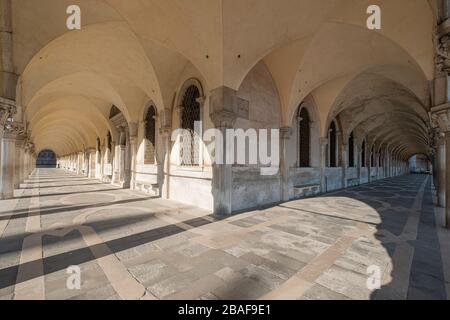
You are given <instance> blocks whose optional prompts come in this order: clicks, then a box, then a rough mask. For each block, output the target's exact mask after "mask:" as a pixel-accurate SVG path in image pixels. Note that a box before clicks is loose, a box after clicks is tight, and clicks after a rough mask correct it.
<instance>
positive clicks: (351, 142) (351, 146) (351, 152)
mask: <svg viewBox="0 0 450 320" xmlns="http://www.w3.org/2000/svg"><path fill="white" fill-rule="evenodd" d="M348 166H349V167H350V168H353V167H354V166H355V137H354V135H353V132H352V133H350V137H349V139H348Z"/></svg>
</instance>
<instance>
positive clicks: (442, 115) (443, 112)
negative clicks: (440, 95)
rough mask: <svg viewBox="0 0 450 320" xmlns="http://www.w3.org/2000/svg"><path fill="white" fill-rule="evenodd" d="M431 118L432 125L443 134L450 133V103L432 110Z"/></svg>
mask: <svg viewBox="0 0 450 320" xmlns="http://www.w3.org/2000/svg"><path fill="white" fill-rule="evenodd" d="M430 118H431V122H432V125H433V126H434V127H435V128H438V129H439V130H440V131H441V132H443V133H444V132H449V131H450V103H446V104H444V105H440V106H437V107H434V108H431V112H430Z"/></svg>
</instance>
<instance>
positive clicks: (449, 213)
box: [445, 130, 450, 228]
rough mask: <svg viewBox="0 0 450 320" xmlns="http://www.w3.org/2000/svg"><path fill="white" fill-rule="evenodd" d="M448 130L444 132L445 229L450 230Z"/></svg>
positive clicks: (449, 150)
mask: <svg viewBox="0 0 450 320" xmlns="http://www.w3.org/2000/svg"><path fill="white" fill-rule="evenodd" d="M449 159H450V130H449V131H446V132H445V227H446V228H450V163H449V162H450V161H449Z"/></svg>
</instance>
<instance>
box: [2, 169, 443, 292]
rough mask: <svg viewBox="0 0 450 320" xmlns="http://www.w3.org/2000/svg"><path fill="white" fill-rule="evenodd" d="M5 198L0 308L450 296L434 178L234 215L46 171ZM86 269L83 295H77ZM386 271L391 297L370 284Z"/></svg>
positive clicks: (404, 179)
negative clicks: (0, 303)
mask: <svg viewBox="0 0 450 320" xmlns="http://www.w3.org/2000/svg"><path fill="white" fill-rule="evenodd" d="M16 197H17V198H16V199H14V200H6V201H1V202H0V299H17V300H20V299H135V300H138V299H149V300H153V299H299V300H304V299H447V298H449V297H450V282H449V280H450V275H449V270H450V262H449V258H450V247H449V246H450V237H449V231H448V230H445V229H443V228H441V227H440V225H441V224H440V223H439V222H438V220H439V217H440V216H441V212H440V211H439V210H437V209H436V208H435V207H434V206H433V202H432V197H433V195H432V190H431V177H430V176H428V175H407V176H403V177H398V178H394V179H388V180H382V181H378V182H375V183H372V184H368V185H363V186H360V187H356V188H351V189H347V190H343V191H338V192H335V193H331V194H327V195H324V196H320V197H316V198H310V199H302V200H296V201H291V202H288V203H284V204H280V205H274V206H272V207H269V208H264V209H260V210H255V211H250V212H245V213H242V214H238V215H235V216H232V217H229V218H221V217H217V216H214V215H212V214H211V213H210V212H208V211H207V210H203V209H198V208H195V207H192V206H189V205H185V204H181V203H177V202H174V201H168V200H163V199H159V198H154V197H150V196H148V195H146V194H143V193H138V192H133V191H130V190H122V189H118V188H116V187H113V186H111V185H107V184H103V183H101V182H99V181H97V180H92V179H87V178H83V177H80V176H76V175H74V174H70V173H67V172H64V171H61V170H57V169H38V170H37V171H36V172H35V173H34V174H33V175H32V176H30V178H29V179H28V180H27V181H26V183H24V184H23V185H21V189H19V190H17V191H16ZM71 266H77V267H78V268H79V271H80V275H81V286H80V289H79V290H78V289H75V290H70V289H68V286H67V282H68V279H69V277H70V276H71V274H70V273H68V268H69V267H71ZM370 266H375V267H376V268H378V270H380V274H379V277H380V279H381V284H382V286H381V288H380V289H373V288H371V289H369V288H368V286H367V282H368V279H369V277H370V274H368V268H369V267H370Z"/></svg>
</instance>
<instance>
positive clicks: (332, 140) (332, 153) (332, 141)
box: [328, 122, 337, 168]
mask: <svg viewBox="0 0 450 320" xmlns="http://www.w3.org/2000/svg"><path fill="white" fill-rule="evenodd" d="M336 137H337V133H336V124H335V123H334V122H331V125H330V130H329V133H328V154H329V164H330V167H331V168H334V167H337V161H336V156H337V141H336Z"/></svg>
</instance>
